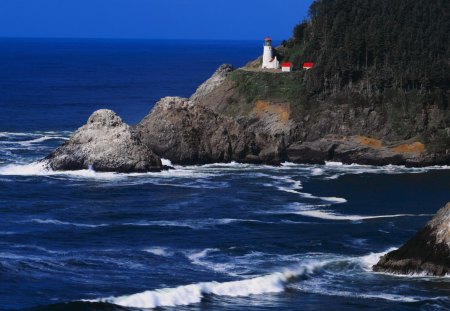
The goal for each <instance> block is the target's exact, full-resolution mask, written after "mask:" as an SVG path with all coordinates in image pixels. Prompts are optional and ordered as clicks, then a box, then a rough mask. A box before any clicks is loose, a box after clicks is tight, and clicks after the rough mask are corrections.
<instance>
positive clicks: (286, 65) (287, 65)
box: [281, 62, 292, 67]
mask: <svg viewBox="0 0 450 311" xmlns="http://www.w3.org/2000/svg"><path fill="white" fill-rule="evenodd" d="M281 67H292V63H291V62H284V63H282V64H281Z"/></svg>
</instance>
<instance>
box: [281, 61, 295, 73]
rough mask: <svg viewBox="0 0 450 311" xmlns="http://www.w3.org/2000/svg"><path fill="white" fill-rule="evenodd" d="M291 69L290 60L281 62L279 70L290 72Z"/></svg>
mask: <svg viewBox="0 0 450 311" xmlns="http://www.w3.org/2000/svg"><path fill="white" fill-rule="evenodd" d="M292 69H293V64H292V63H291V62H284V63H282V64H281V71H284V72H291V71H292Z"/></svg>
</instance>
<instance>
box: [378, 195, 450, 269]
mask: <svg viewBox="0 0 450 311" xmlns="http://www.w3.org/2000/svg"><path fill="white" fill-rule="evenodd" d="M373 270H374V271H376V272H387V273H395V274H420V275H432V276H444V275H446V274H449V273H450V203H447V205H445V206H444V207H443V208H441V209H440V210H439V211H438V212H437V213H436V215H435V216H434V217H433V219H432V220H431V221H429V222H428V223H427V224H426V225H425V227H424V228H422V229H421V230H420V231H419V232H418V233H417V234H416V235H415V236H414V237H413V238H412V239H410V240H409V241H408V242H406V243H405V244H404V245H403V246H402V247H400V248H399V249H397V250H395V251H392V252H390V253H388V254H386V255H384V256H383V257H381V258H380V261H379V262H378V263H377V264H376V265H374V266H373Z"/></svg>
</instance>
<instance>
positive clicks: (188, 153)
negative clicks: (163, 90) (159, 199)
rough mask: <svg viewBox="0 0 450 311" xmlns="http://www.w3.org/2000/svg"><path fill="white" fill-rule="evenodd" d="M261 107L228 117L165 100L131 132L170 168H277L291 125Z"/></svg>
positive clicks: (188, 103)
mask: <svg viewBox="0 0 450 311" xmlns="http://www.w3.org/2000/svg"><path fill="white" fill-rule="evenodd" d="M262 106H264V105H262ZM264 109H265V106H264V107H262V108H261V111H255V112H254V113H253V114H252V115H251V117H248V118H247V117H242V118H237V119H233V118H230V117H227V116H225V115H223V114H219V113H216V112H214V111H213V110H211V109H209V108H208V107H205V106H203V105H198V104H196V103H195V102H193V101H191V100H189V99H187V98H180V97H166V98H163V99H162V100H161V101H159V102H158V103H157V104H156V105H155V107H154V108H153V110H152V111H151V113H150V114H149V115H148V116H147V117H145V118H144V119H143V120H142V121H141V122H140V123H139V124H137V125H136V126H135V128H134V129H135V131H136V133H138V135H139V138H140V140H141V141H142V142H143V143H144V144H145V145H147V146H148V147H149V148H150V149H152V150H153V151H154V152H155V153H156V154H158V155H159V156H161V157H162V158H167V159H170V160H171V161H172V163H174V164H184V165H189V164H205V163H214V162H229V161H239V162H244V163H267V164H279V163H280V162H282V161H284V160H285V156H284V152H285V149H286V146H285V144H284V137H285V133H284V132H285V131H286V129H289V125H291V126H292V125H293V124H292V123H290V122H289V121H288V118H287V117H285V120H280V118H281V117H282V116H280V112H279V111H270V110H267V111H266V110H264ZM285 123H289V125H288V124H285ZM286 135H288V134H287V133H286Z"/></svg>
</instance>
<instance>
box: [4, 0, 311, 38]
mask: <svg viewBox="0 0 450 311" xmlns="http://www.w3.org/2000/svg"><path fill="white" fill-rule="evenodd" d="M311 3H312V0H278V1H273V0H0V37H43V38H53V37H58V38H128V39H137V38H149V39H207V40H259V39H261V38H264V37H265V36H267V35H269V36H271V37H272V38H273V39H275V40H282V39H287V38H289V37H290V36H291V34H292V28H293V27H294V25H295V24H297V23H298V22H300V21H301V20H303V19H304V18H305V17H307V12H308V7H309V5H310V4H311Z"/></svg>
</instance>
